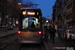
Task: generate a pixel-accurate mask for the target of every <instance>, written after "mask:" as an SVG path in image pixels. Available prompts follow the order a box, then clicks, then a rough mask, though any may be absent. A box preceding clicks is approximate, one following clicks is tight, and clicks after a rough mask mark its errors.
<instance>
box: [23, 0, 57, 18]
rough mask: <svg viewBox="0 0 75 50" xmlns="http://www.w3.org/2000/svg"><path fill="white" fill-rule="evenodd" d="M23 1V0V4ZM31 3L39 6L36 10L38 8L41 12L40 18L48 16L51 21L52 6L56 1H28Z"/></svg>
mask: <svg viewBox="0 0 75 50" xmlns="http://www.w3.org/2000/svg"><path fill="white" fill-rule="evenodd" d="M24 1H25V0H23V2H24ZM29 1H32V2H33V3H37V4H39V5H38V6H37V8H40V9H41V10H42V16H43V17H46V18H47V16H49V18H50V19H52V13H53V12H52V11H53V9H52V6H53V5H54V4H55V1H56V0H29Z"/></svg>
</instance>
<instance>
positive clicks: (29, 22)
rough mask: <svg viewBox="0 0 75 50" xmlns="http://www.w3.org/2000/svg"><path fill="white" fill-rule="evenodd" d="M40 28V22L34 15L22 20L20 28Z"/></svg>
mask: <svg viewBox="0 0 75 50" xmlns="http://www.w3.org/2000/svg"><path fill="white" fill-rule="evenodd" d="M39 28H40V22H39V21H38V18H36V17H26V18H24V19H23V20H22V30H33V31H34V30H37V29H39Z"/></svg>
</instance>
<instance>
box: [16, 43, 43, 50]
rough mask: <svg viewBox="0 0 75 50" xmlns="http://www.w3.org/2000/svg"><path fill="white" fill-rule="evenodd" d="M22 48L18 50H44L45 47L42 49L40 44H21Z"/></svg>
mask: <svg viewBox="0 0 75 50" xmlns="http://www.w3.org/2000/svg"><path fill="white" fill-rule="evenodd" d="M19 46H20V47H19V48H18V49H16V50H44V49H43V48H44V47H41V46H40V45H38V44H21V45H19Z"/></svg>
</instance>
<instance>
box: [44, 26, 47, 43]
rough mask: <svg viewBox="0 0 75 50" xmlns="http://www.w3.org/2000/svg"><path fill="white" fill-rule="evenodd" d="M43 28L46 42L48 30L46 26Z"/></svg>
mask: <svg viewBox="0 0 75 50" xmlns="http://www.w3.org/2000/svg"><path fill="white" fill-rule="evenodd" d="M44 28H45V41H46V42H47V41H48V28H47V26H45V27H44Z"/></svg>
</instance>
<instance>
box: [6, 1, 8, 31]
mask: <svg viewBox="0 0 75 50" xmlns="http://www.w3.org/2000/svg"><path fill="white" fill-rule="evenodd" d="M7 25H8V15H7V0H6V32H7Z"/></svg>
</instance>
